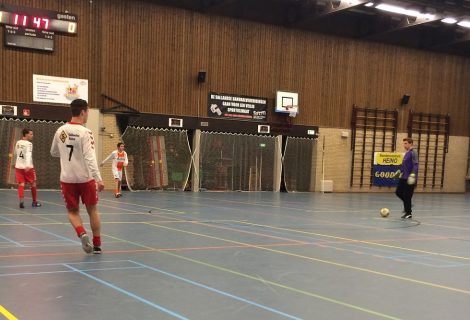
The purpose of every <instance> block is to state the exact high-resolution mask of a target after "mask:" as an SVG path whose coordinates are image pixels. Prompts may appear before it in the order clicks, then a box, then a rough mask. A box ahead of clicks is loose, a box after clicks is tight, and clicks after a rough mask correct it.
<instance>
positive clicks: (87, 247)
mask: <svg viewBox="0 0 470 320" xmlns="http://www.w3.org/2000/svg"><path fill="white" fill-rule="evenodd" d="M80 240H82V248H83V251H85V252H86V253H91V252H92V251H93V246H92V245H91V243H90V238H89V237H88V235H87V234H86V233H84V234H82V235H81V236H80Z"/></svg>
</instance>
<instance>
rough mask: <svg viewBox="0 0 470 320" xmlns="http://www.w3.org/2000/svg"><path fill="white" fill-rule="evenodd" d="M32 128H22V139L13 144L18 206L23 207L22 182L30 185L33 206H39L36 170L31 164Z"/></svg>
mask: <svg viewBox="0 0 470 320" xmlns="http://www.w3.org/2000/svg"><path fill="white" fill-rule="evenodd" d="M31 141H33V130H30V129H23V139H21V140H18V141H17V142H16V145H15V151H14V152H15V155H16V162H15V175H16V182H17V183H18V197H19V199H20V208H21V209H23V208H24V184H25V182H27V183H29V184H30V185H31V196H32V198H33V203H32V206H33V207H40V206H41V204H40V203H39V202H38V201H37V188H36V171H35V170H34V165H33V144H32V143H31Z"/></svg>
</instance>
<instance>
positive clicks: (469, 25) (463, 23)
mask: <svg viewBox="0 0 470 320" xmlns="http://www.w3.org/2000/svg"><path fill="white" fill-rule="evenodd" d="M457 24H458V25H459V26H461V27H465V28H470V21H468V20H463V21H460V22H459V23H457Z"/></svg>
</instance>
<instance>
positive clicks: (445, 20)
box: [441, 18, 457, 24]
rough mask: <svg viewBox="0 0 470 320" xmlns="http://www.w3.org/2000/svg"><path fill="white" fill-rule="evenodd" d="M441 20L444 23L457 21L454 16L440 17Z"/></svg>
mask: <svg viewBox="0 0 470 320" xmlns="http://www.w3.org/2000/svg"><path fill="white" fill-rule="evenodd" d="M441 21H442V22H444V23H449V24H454V23H457V19H455V18H445V19H442V20H441Z"/></svg>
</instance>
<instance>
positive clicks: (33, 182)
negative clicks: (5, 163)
mask: <svg viewBox="0 0 470 320" xmlns="http://www.w3.org/2000/svg"><path fill="white" fill-rule="evenodd" d="M27 176H28V177H27V179H28V182H29V183H30V185H31V197H32V198H33V203H32V206H33V207H40V206H41V204H40V203H39V202H38V190H37V187H36V171H35V170H34V169H31V170H28V172H27Z"/></svg>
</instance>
